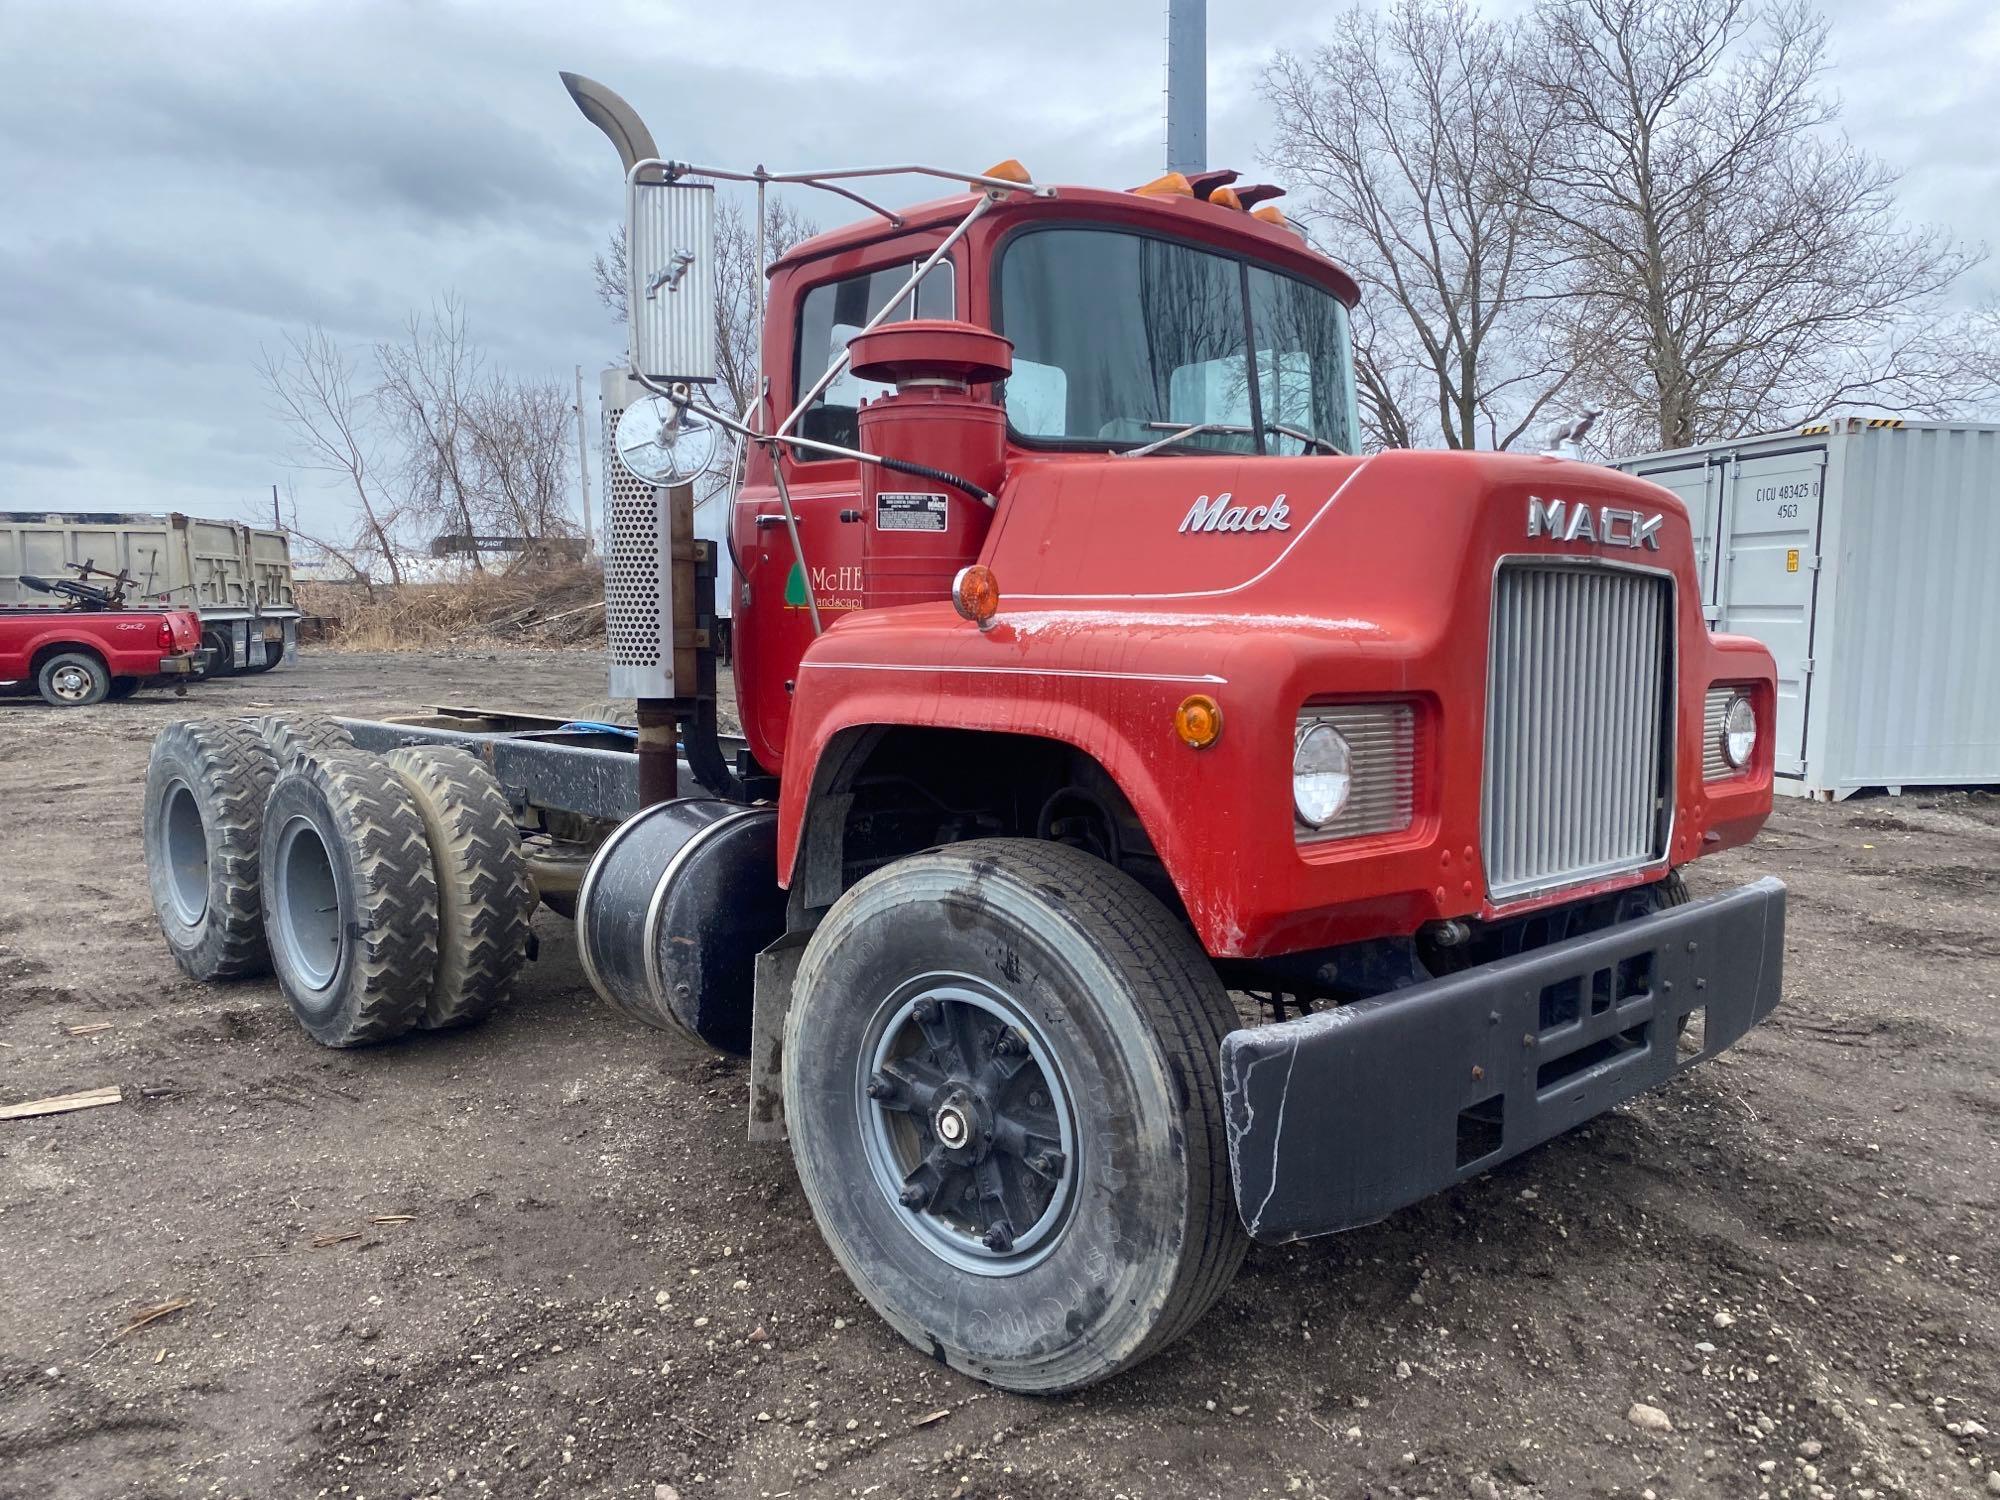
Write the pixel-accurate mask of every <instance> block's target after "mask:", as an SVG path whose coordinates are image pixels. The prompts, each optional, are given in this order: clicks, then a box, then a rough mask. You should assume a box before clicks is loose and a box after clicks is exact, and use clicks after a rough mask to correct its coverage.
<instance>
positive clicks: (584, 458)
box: [576, 365, 597, 557]
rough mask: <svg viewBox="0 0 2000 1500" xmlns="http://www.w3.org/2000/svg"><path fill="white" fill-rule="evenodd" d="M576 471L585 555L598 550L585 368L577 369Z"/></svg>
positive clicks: (579, 366) (578, 367) (579, 367)
mask: <svg viewBox="0 0 2000 1500" xmlns="http://www.w3.org/2000/svg"><path fill="white" fill-rule="evenodd" d="M576 470H577V475H578V480H577V482H578V484H579V486H580V487H581V490H582V495H583V555H584V556H585V557H588V556H590V554H591V553H593V552H595V551H596V550H597V548H596V546H595V545H594V544H593V543H592V541H591V537H590V438H589V432H588V429H587V428H586V426H585V424H584V420H583V366H582V365H578V366H577V367H576Z"/></svg>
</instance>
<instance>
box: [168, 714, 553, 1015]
mask: <svg viewBox="0 0 2000 1500" xmlns="http://www.w3.org/2000/svg"><path fill="white" fill-rule="evenodd" d="M145 845H146V862H147V869H148V875H149V880H150V883H151V886H152V893H153V906H154V910H155V912H156V914H157V915H158V917H159V920H160V925H161V928H162V930H163V931H164V932H165V934H166V937H167V942H168V947H169V949H170V950H171V951H172V952H173V954H174V957H175V960H176V962H178V963H179V964H180V967H181V968H182V970H183V971H184V972H186V973H187V974H188V975H189V976H190V977H192V978H194V979H198V980H203V981H209V980H218V979H233V978H244V977H250V976H253V975H256V974H261V973H266V972H274V973H275V974H276V977H277V980H278V985H279V988H280V989H281V990H282V991H283V992H284V995H285V998H286V1000H287V1001H288V1002H289V1003H290V1005H291V1007H292V1010H293V1013H294V1014H295V1015H296V1016H297V1017H298V1020H299V1022H300V1024H301V1025H302V1026H304V1028H305V1029H306V1031H307V1032H308V1033H309V1034H310V1035H311V1036H312V1037H313V1038H314V1039H315V1040H317V1041H319V1042H321V1043H323V1044H325V1045H327V1046H331V1047H354V1046H361V1045H365V1044H367V1043H371V1042H378V1041H385V1040H387V1039H389V1038H391V1037H394V1036H399V1035H401V1034H402V1033H403V1032H404V1031H407V1030H409V1029H410V1028H412V1027H420V1028H443V1027H450V1026H459V1025H464V1024H466V1023H468V1022H471V1021H475V1020H477V1019H479V1018H480V1017H482V1016H484V1015H486V1014H487V1013H489V1012H490V1011H492V1010H493V1009H494V1008H495V1007H496V1006H498V1005H500V1004H502V1003H503V1002H504V1001H505V1000H506V999H507V998H508V996H509V995H510V993H511V991H512V987H513V982H514V978H515V975H516V974H517V973H518V971H519V969H520V967H521V966H522V964H523V963H524V962H525V961H526V950H527V946H528V940H529V931H528V918H529V917H530V916H531V915H532V913H533V909H534V895H533V888H532V886H531V885H530V884H529V882H528V879H527V874H526V869H525V866H524V864H523V861H522V857H521V851H520V843H519V838H518V835H517V834H516V832H515V829H514V825H513V821H512V816H511V812H510V809H509V808H508V805H507V802H506V798H505V796H504V795H503V794H502V793H501V791H500V789H499V787H498V785H497V784H496V783H494V781H493V778H492V776H491V774H490V773H489V772H488V771H487V770H486V768H485V767H484V766H483V765H481V764H480V763H479V762H478V761H477V760H475V759H474V758H473V757H472V756H470V755H468V754H466V753H465V752H464V751H461V750H453V749H422V750H400V751H397V752H395V753H394V754H393V755H391V756H389V757H387V758H377V757H374V756H369V755H364V754H362V753H360V752H359V751H357V750H355V748H354V746H353V741H352V739H351V738H350V737H349V736H348V735H347V733H346V731H345V730H344V729H342V728H341V727H340V726H339V725H337V724H335V723H333V722H332V721H331V720H313V719H303V720H283V719H278V718H265V719H261V720H248V721H238V722H220V721H201V722H196V723H188V724H174V725H170V726H169V727H168V728H167V729H166V730H164V731H162V732H161V734H160V736H159V738H158V739H157V740H156V741H155V742H154V747H153V756H152V762H151V764H150V766H149V768H148V773H147V796H146V815H145Z"/></svg>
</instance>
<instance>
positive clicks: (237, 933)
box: [146, 719, 278, 981]
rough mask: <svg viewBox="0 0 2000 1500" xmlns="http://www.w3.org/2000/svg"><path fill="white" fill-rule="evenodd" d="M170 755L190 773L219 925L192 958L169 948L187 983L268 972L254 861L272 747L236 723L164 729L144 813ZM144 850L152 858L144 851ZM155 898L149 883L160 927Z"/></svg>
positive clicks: (157, 793)
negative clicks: (206, 831) (208, 833)
mask: <svg viewBox="0 0 2000 1500" xmlns="http://www.w3.org/2000/svg"><path fill="white" fill-rule="evenodd" d="M176 750H178V751H179V752H181V754H182V755H184V756H185V758H186V761H187V762H188V764H190V765H191V766H192V767H193V769H194V772H195V780H196V783H197V785H196V786H194V787H193V788H192V790H193V791H194V792H195V793H196V794H197V796H198V797H199V798H200V800H201V806H202V815H203V820H204V822H205V823H207V824H208V825H209V827H210V828H211V829H212V830H213V836H212V837H211V839H210V842H209V871H210V877H211V878H210V885H209V911H210V913H211V914H212V915H218V916H219V917H220V920H219V922H218V923H217V924H216V927H215V931H216V934H217V937H218V941H217V942H216V943H215V944H213V945H212V946H209V947H207V949H206V951H205V952H201V953H200V954H199V956H198V955H197V954H196V953H184V952H183V951H182V950H181V949H179V948H174V949H173V954H174V959H175V961H176V962H177V963H179V964H180V966H181V968H182V970H183V971H184V972H186V973H187V975H188V977H189V978H192V979H199V980H204V981H206V980H212V979H248V978H251V977H253V976H255V975H259V974H268V973H269V972H270V971H271V950H270V947H269V945H268V944H267V943H266V941H265V936H264V906H263V897H262V891H261V884H260V880H259V869H258V861H259V845H260V843H261V841H262V837H263V830H264V803H265V800H266V799H267V798H268V797H269V796H270V794H271V783H272V782H273V781H274V780H276V778H277V774H278V766H277V760H276V758H275V757H274V756H273V755H272V753H271V747H270V746H269V745H268V744H266V743H265V741H264V740H263V739H262V738H261V737H259V736H258V735H257V734H256V733H254V732H253V731H251V730H249V729H247V728H245V727H244V726H243V725H242V724H239V723H233V722H231V721H229V720H225V719H185V720H182V721H180V722H179V723H174V724H169V725H168V726H167V727H166V728H165V729H162V730H161V731H160V732H159V734H158V735H157V736H155V737H154V740H153V750H152V756H151V759H150V762H149V764H148V765H147V767H146V802H147V806H148V808H149V809H150V808H151V806H152V805H153V804H154V803H155V802H156V801H158V800H159V799H160V798H162V797H164V796H165V794H166V781H167V778H168V775H169V771H168V768H167V767H166V765H165V761H166V758H167V757H168V756H169V755H170V754H172V753H173V752H174V751H176ZM146 853H147V855H148V857H149V858H152V857H154V850H153V849H152V848H151V847H150V846H149V847H148V848H147V851H146ZM165 855H166V851H165V850H160V851H159V854H158V857H160V858H164V857H165ZM218 865H219V868H218ZM217 876H219V877H220V878H219V879H217V878H215V877H217ZM161 900H162V895H161V892H160V890H159V888H158V886H157V885H155V889H154V895H153V909H154V911H155V912H156V913H157V914H158V915H159V918H160V922H161V925H162V927H163V928H164V927H165V925H166V922H167V914H166V912H165V911H164V910H163V909H162V907H161ZM191 962H198V963H199V965H200V967H199V969H198V970H197V969H196V968H192V967H190V966H189V965H190V963H191Z"/></svg>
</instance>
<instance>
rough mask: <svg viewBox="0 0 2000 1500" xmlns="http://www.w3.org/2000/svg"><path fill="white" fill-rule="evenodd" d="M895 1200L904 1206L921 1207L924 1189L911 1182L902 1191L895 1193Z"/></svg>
mask: <svg viewBox="0 0 2000 1500" xmlns="http://www.w3.org/2000/svg"><path fill="white" fill-rule="evenodd" d="M896 1201H897V1202H899V1203H901V1204H902V1205H903V1207H905V1208H922V1207H923V1206H924V1190H923V1189H922V1188H920V1187H918V1186H917V1185H916V1184H915V1183H912V1184H911V1185H910V1186H908V1187H906V1188H904V1189H903V1190H902V1192H900V1193H898V1194H896Z"/></svg>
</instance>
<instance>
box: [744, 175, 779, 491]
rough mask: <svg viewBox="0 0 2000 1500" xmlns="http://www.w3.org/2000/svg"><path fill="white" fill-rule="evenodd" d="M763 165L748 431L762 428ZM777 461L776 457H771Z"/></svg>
mask: <svg viewBox="0 0 2000 1500" xmlns="http://www.w3.org/2000/svg"><path fill="white" fill-rule="evenodd" d="M764 253H765V252H764V164H763V163H762V162H758V163H757V279H756V281H755V282H754V283H753V284H752V285H751V288H750V305H751V307H752V308H753V309H754V311H755V315H756V320H757V329H756V332H755V333H754V334H753V335H752V337H753V338H755V339H756V341H757V383H756V385H755V386H753V387H752V388H751V391H750V430H751V431H752V432H757V431H761V430H762V429H763V426H764ZM771 458H772V461H773V462H774V463H775V462H776V461H777V455H776V454H775V453H774V454H772V455H771Z"/></svg>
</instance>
